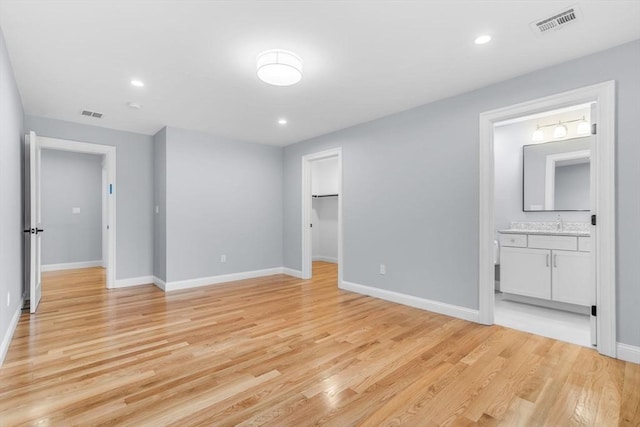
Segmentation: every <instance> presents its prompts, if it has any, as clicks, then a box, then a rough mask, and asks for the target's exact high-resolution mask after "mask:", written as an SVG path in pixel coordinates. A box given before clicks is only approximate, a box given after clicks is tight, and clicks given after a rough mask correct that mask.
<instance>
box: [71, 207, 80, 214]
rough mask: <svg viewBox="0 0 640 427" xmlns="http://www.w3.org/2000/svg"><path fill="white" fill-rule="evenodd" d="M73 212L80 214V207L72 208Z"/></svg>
mask: <svg viewBox="0 0 640 427" xmlns="http://www.w3.org/2000/svg"><path fill="white" fill-rule="evenodd" d="M71 213H72V214H79V213H80V208H71Z"/></svg>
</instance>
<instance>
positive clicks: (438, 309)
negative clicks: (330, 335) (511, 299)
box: [339, 281, 480, 323]
mask: <svg viewBox="0 0 640 427" xmlns="http://www.w3.org/2000/svg"><path fill="white" fill-rule="evenodd" d="M339 287H340V289H344V290H347V291H351V292H356V293H359V294H364V295H369V296H372V297H375V298H380V299H383V300H386V301H391V302H395V303H398V304H403V305H408V306H411V307H416V308H420V309H422V310H427V311H433V312H434V313H439V314H444V315H447V316H451V317H457V318H458V319H463V320H468V321H470V322H476V323H477V322H478V320H479V314H480V313H479V311H478V310H473V309H471V308H466V307H460V306H458V305H451V304H446V303H443V302H438V301H433V300H428V299H425V298H420V297H416V296H413V295H407V294H401V293H399V292H394V291H388V290H386V289H380V288H374V287H372V286H365V285H359V284H357V283H351V282H347V281H343V282H342V284H340V286H339Z"/></svg>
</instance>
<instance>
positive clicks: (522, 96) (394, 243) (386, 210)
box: [283, 41, 640, 346]
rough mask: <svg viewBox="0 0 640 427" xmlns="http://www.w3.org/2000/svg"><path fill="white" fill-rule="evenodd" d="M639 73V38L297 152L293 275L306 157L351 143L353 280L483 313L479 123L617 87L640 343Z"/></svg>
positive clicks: (288, 234) (631, 314) (626, 332)
mask: <svg viewBox="0 0 640 427" xmlns="http://www.w3.org/2000/svg"><path fill="white" fill-rule="evenodd" d="M639 76H640V41H635V42H632V43H628V44H625V45H622V46H619V47H616V48H613V49H609V50H606V51H603V52H600V53H597V54H595V55H590V56H587V57H583V58H580V59H577V60H573V61H570V62H566V63H563V64H560V65H557V66H554V67H549V68H546V69H542V70H539V71H536V72H533V73H530V74H527V75H524V76H520V77H517V78H514V79H511V80H507V81H504V82H501V83H498V84H495V85H491V86H488V87H485V88H483V89H479V90H476V91H472V92H468V93H465V94H462V95H459V96H455V97H452V98H447V99H444V100H441V101H437V102H434V103H431V104H428V105H425V106H422V107H419V108H416V109H412V110H409V111H406V112H403V113H400V114H396V115H394V116H389V117H386V118H383V119H380V120H376V121H373V122H369V123H366V124H362V125H358V126H355V127H352V128H348V129H345V130H342V131H339V132H334V133H331V134H328V135H324V136H321V137H318V138H314V139H312V140H308V141H304V142H300V143H298V144H294V145H290V146H288V147H286V148H285V164H284V197H285V200H284V213H283V214H284V224H285V228H284V264H285V266H286V267H289V268H293V269H296V270H300V268H301V254H300V252H301V225H300V221H301V212H300V209H301V208H300V206H301V201H300V193H301V192H300V182H301V179H300V173H301V170H300V169H301V160H300V158H301V156H302V155H304V154H308V153H313V152H318V151H321V150H325V149H329V148H334V147H340V146H341V147H342V149H343V221H344V224H343V225H344V279H345V280H346V281H350V282H355V283H359V284H363V285H369V286H375V287H378V288H382V289H388V290H392V291H398V292H402V293H405V294H409V295H415V296H419V297H423V298H428V299H432V300H436V301H441V302H445V303H450V304H455V305H459V306H463V307H468V308H473V309H477V307H478V159H479V142H478V116H479V114H480V113H481V112H483V111H488V110H492V109H495V108H499V107H504V106H507V105H512V104H515V103H519V102H523V101H527V100H530V99H535V98H540V97H544V96H548V95H552V94H555V93H558V92H563V91H567V90H571V89H575V88H579V87H582V86H586V85H590V84H595V83H600V82H603V81H607V80H616V84H617V99H616V112H617V144H618V145H617V157H616V159H617V195H616V196H617V206H616V208H617V218H616V219H617V230H618V231H617V235H616V238H617V252H618V255H617V280H618V281H617V306H618V313H617V315H618V341H620V342H623V343H627V344H631V345H635V346H638V345H640V328H638V326H637V325H639V324H640V312H638V310H637V306H638V304H640V286H638V277H640V266H639V265H638V262H637V261H638V260H637V258H638V254H639V253H640V227H638V222H637V221H638V218H640V193H639V192H638V191H637V183H638V182H640V167H638V159H639V158H640V144H638V143H637V138H638V132H639V130H638V125H637V123H638V120H637V118H638V117H640V77H639ZM380 263H385V264H387V274H386V275H385V276H381V275H379V274H378V265H379V264H380Z"/></svg>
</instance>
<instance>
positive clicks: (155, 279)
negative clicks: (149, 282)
mask: <svg viewBox="0 0 640 427" xmlns="http://www.w3.org/2000/svg"><path fill="white" fill-rule="evenodd" d="M153 284H154V285H156V286H157V287H159V288H160V289H162V290H163V291H164V290H166V287H167V283H166V282H165V281H164V280H162V279H161V278H159V277H157V276H153Z"/></svg>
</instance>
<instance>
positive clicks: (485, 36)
mask: <svg viewBox="0 0 640 427" xmlns="http://www.w3.org/2000/svg"><path fill="white" fill-rule="evenodd" d="M490 41H491V36H490V35H488V34H483V35H481V36H479V37H476V39H475V40H474V41H473V42H474V43H475V44H485V43H489V42H490Z"/></svg>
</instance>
